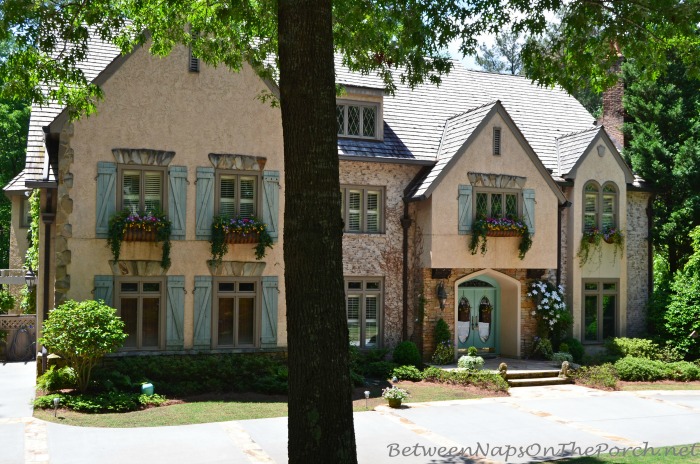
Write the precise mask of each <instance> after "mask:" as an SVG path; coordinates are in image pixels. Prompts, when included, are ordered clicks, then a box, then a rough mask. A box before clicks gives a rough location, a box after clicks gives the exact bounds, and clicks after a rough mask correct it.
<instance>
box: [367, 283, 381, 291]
mask: <svg viewBox="0 0 700 464" xmlns="http://www.w3.org/2000/svg"><path fill="white" fill-rule="evenodd" d="M365 288H366V289H367V290H379V282H367V283H366V284H365Z"/></svg>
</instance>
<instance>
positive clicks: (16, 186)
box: [3, 171, 27, 194]
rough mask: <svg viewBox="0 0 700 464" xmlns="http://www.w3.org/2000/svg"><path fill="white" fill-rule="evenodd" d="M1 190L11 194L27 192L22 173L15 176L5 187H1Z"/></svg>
mask: <svg viewBox="0 0 700 464" xmlns="http://www.w3.org/2000/svg"><path fill="white" fill-rule="evenodd" d="M3 190H4V191H5V192H7V193H12V194H16V193H17V192H24V191H25V190H27V188H26V187H25V186H24V171H22V172H20V173H19V174H17V175H16V176H15V177H14V178H13V179H12V180H11V181H10V182H8V183H7V185H6V186H5V187H3Z"/></svg>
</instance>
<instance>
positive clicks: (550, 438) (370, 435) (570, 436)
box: [0, 366, 700, 464]
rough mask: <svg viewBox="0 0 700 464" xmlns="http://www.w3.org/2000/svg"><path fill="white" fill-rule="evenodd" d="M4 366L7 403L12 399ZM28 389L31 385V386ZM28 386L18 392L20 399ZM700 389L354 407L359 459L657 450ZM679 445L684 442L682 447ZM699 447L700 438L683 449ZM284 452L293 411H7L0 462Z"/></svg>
mask: <svg viewBox="0 0 700 464" xmlns="http://www.w3.org/2000/svg"><path fill="white" fill-rule="evenodd" d="M6 367H7V366H0V379H2V381H0V398H2V399H3V401H2V402H0V407H2V406H3V405H4V406H5V407H6V408H8V409H0V410H2V411H9V410H15V411H17V413H20V414H25V413H27V408H26V404H27V403H23V404H21V405H20V406H21V407H18V408H17V409H9V404H10V402H8V401H6V400H5V398H6V396H5V390H4V388H9V387H10V385H8V384H12V382H8V381H7V380H8V376H7V375H5V374H13V375H15V374H18V371H19V370H17V371H11V370H10V369H6ZM29 390H31V388H30V389H29ZM27 395H28V393H27V391H25V393H24V394H22V395H19V396H17V397H16V398H17V400H18V401H20V403H22V402H23V401H24V397H25V396H27ZM698 430H700V391H643V392H604V391H600V390H592V389H588V388H584V387H578V386H574V385H561V386H552V387H528V388H518V389H512V390H511V396H509V397H498V398H486V399H482V400H455V401H442V402H433V403H408V404H407V405H405V406H404V407H402V408H401V409H390V408H388V407H383V406H382V407H378V408H377V410H375V411H368V412H362V413H355V434H356V439H357V443H358V450H357V452H358V460H359V462H360V463H362V464H364V463H367V464H382V463H402V464H403V463H410V464H412V463H416V464H419V463H420V464H427V463H443V462H444V463H448V462H449V463H477V462H479V463H482V462H533V461H546V460H550V459H553V458H560V457H563V456H570V455H575V454H579V455H580V454H588V455H596V453H609V452H610V451H612V452H614V453H616V454H618V455H620V454H622V453H638V454H639V453H644V452H647V453H650V452H653V450H652V449H651V448H650V447H659V446H667V445H684V444H692V443H695V442H697V441H699V440H700V434H699V433H698ZM678 452H683V450H681V449H680V448H678ZM685 452H687V453H690V452H693V453H695V455H700V444H698V445H697V447H696V448H695V449H690V448H688V449H686V450H685ZM23 462H24V463H27V464H30V463H31V464H33V463H47V462H49V463H53V464H69V463H70V464H83V463H84V464H95V463H97V464H102V463H104V464H111V463H114V464H122V463H130V464H139V463H144V464H145V463H148V464H160V463H163V464H166V463H167V464H171V463H180V462H183V463H188V464H190V463H192V464H198V463H229V464H230V463H234V464H238V463H251V464H259V463H284V462H287V418H286V417H280V418H271V419H257V420H245V421H230V422H220V423H212V424H198V425H185V426H175V427H152V428H129V429H100V428H89V427H71V426H65V425H61V424H55V423H46V422H43V421H40V420H38V419H33V418H31V417H27V416H22V417H7V416H1V417H0V464H5V463H7V464H20V463H23Z"/></svg>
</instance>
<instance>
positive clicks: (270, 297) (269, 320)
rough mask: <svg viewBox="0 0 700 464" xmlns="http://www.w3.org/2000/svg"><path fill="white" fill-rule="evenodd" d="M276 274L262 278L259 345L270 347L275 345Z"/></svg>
mask: <svg viewBox="0 0 700 464" xmlns="http://www.w3.org/2000/svg"><path fill="white" fill-rule="evenodd" d="M277 281H278V277H277V276H265V277H263V278H262V300H263V301H262V303H263V304H262V328H261V331H260V346H261V347H262V348H272V347H276V346H277V302H278V300H279V291H278V289H277Z"/></svg>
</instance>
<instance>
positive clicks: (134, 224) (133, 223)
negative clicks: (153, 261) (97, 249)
mask: <svg viewBox="0 0 700 464" xmlns="http://www.w3.org/2000/svg"><path fill="white" fill-rule="evenodd" d="M171 231H172V224H171V223H170V221H169V220H168V218H167V217H166V216H165V214H162V213H154V212H151V211H149V212H147V213H134V212H132V211H131V210H129V209H124V210H123V211H120V212H118V213H116V214H115V215H114V216H112V217H111V218H110V220H109V234H108V236H107V244H108V245H109V248H110V249H111V250H112V256H113V257H114V261H119V255H120V254H121V244H122V242H163V258H162V259H161V263H160V265H161V267H162V268H163V269H167V268H168V267H170V234H171Z"/></svg>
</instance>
